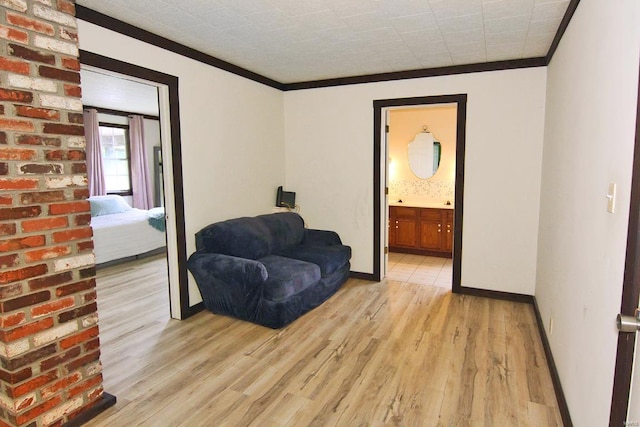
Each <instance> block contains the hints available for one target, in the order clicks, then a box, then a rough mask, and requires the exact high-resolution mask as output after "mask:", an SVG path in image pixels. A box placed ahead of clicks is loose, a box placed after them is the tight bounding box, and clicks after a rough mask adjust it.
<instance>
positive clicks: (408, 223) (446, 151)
mask: <svg viewBox="0 0 640 427" xmlns="http://www.w3.org/2000/svg"><path fill="white" fill-rule="evenodd" d="M466 99H467V95H466V94H461V95H444V96H428V97H417V98H400V99H388V100H376V101H374V159H375V163H374V276H375V278H376V280H380V279H381V278H383V277H385V275H386V274H387V272H388V267H389V256H388V254H389V245H387V242H389V243H390V246H391V247H394V246H395V248H396V249H398V248H403V252H404V253H406V254H408V255H409V258H411V263H410V264H412V266H410V268H414V267H416V268H417V266H416V263H417V264H418V265H420V264H422V263H423V261H424V264H425V266H427V265H430V266H432V265H433V264H436V263H437V262H436V261H439V259H438V258H441V257H440V255H443V254H444V253H445V252H446V249H445V248H446V243H445V242H446V241H447V240H446V238H440V237H439V236H440V235H441V234H438V233H444V234H445V235H446V233H447V230H449V232H450V233H451V236H450V239H449V240H448V241H449V245H450V252H449V253H450V254H451V255H450V256H451V261H450V263H449V266H450V267H449V268H451V273H450V277H451V279H450V282H449V283H450V286H451V289H452V290H453V292H457V291H459V290H460V286H461V285H460V272H461V264H462V260H461V254H462V213H463V190H464V145H465V137H466V134H465V130H466ZM428 109H432V111H433V112H435V111H438V112H440V113H442V112H444V111H446V110H447V109H449V114H453V117H454V118H453V119H452V120H451V122H452V123H451V126H453V128H451V129H450V130H448V131H447V130H445V128H446V126H445V125H444V122H445V121H442V120H440V121H441V122H442V123H441V124H437V122H438V121H439V119H434V120H431V119H429V120H427V121H431V125H430V124H429V123H422V124H419V125H418V124H416V123H414V125H413V126H414V127H415V126H418V129H411V130H407V132H409V133H412V135H413V138H414V139H415V136H418V134H420V133H422V131H424V130H425V129H423V126H426V131H432V132H429V133H431V136H435V139H436V140H437V139H438V138H439V136H438V133H440V134H441V135H442V137H441V139H449V140H450V142H449V143H448V144H447V147H445V148H443V147H442V142H440V144H439V145H440V147H439V152H434V157H437V156H441V157H440V163H439V166H438V167H437V168H435V167H434V169H435V170H436V173H434V174H432V175H433V176H430V177H427V178H417V179H414V178H412V177H411V175H414V176H415V174H414V173H412V172H407V171H409V170H410V167H409V165H408V161H407V162H406V165H405V164H404V161H405V159H406V158H405V157H404V156H405V155H406V151H402V150H399V151H398V150H394V149H392V148H391V147H390V143H389V138H388V131H389V130H390V128H389V122H390V121H391V122H392V121H393V114H398V115H399V116H401V115H404V116H406V117H410V116H414V115H417V116H418V117H419V116H420V114H419V113H420V112H421V111H426V110H428ZM395 112H398V113H395ZM406 117H405V118H406ZM421 120H424V119H420V118H418V119H417V121H421ZM399 121H400V122H401V121H402V120H399ZM414 121H415V120H414ZM434 125H435V127H434ZM436 128H438V130H436ZM403 138H404V139H406V135H405V136H404V137H403ZM420 138H422V136H419V138H418V139H420ZM405 150H406V149H405ZM447 157H448V158H447ZM390 158H391V161H390ZM394 158H395V165H394ZM443 158H444V161H443ZM401 160H402V161H403V164H402V165H401V164H400V161H401ZM445 164H446V165H445ZM405 166H406V167H405ZM434 166H435V164H434ZM440 166H442V167H440ZM403 197H404V198H403ZM447 202H449V203H450V204H447ZM436 204H438V206H437V207H438V208H443V209H431V208H435V207H436V206H435V205H436ZM440 204H442V206H440ZM389 205H392V206H401V207H402V209H403V211H404V212H403V213H404V214H407V215H410V216H411V218H393V225H394V229H395V222H396V220H397V221H399V223H398V229H395V230H391V233H389V234H390V235H389V238H388V237H387V236H388V230H389V225H390V218H389V214H391V215H393V214H394V211H395V208H394V209H392V210H391V211H390V210H389V208H388V206H389ZM427 205H428V206H427ZM405 208H409V209H405ZM411 208H414V209H411ZM421 208H429V209H428V210H426V211H424V212H422V211H421ZM435 214H437V215H443V216H442V217H439V218H438V219H436V218H432V219H433V221H430V218H428V217H430V216H431V215H435ZM421 218H424V219H425V221H423V222H424V224H422V223H421ZM447 221H448V222H447ZM403 225H404V229H403ZM407 230H408V231H407ZM394 232H397V233H399V234H396V235H394ZM421 236H422V242H421V241H420V240H421ZM429 236H433V239H434V240H433V242H436V241H437V242H438V243H437V244H438V245H444V246H430V245H431V243H429V242H427V241H426V240H428V237H429ZM398 239H399V240H398ZM425 239H426V240H425ZM433 242H432V243H433ZM434 244H435V243H434ZM414 247H415V250H412V248H414ZM416 254H420V255H430V256H433V255H436V256H437V257H434V258H431V257H430V258H429V259H422V258H421V259H417V258H416V259H413V257H412V255H416ZM399 256H404V255H402V254H401V255H393V256H392V257H391V262H392V263H394V262H395V263H397V262H398V258H399ZM409 258H408V259H409ZM445 259H446V258H445ZM443 266H445V263H443V264H442V265H441V268H442V267H443ZM405 274H406V272H405ZM429 274H433V273H429ZM442 280H443V279H442V278H441V279H440V282H439V283H440V284H442Z"/></svg>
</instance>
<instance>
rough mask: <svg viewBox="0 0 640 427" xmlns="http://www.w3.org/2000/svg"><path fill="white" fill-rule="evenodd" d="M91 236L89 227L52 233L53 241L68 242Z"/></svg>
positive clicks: (91, 232) (91, 231)
mask: <svg viewBox="0 0 640 427" xmlns="http://www.w3.org/2000/svg"><path fill="white" fill-rule="evenodd" d="M91 236H93V230H92V229H91V227H83V228H76V229H75V230H66V231H57V232H55V233H53V241H54V242H55V243H62V242H68V241H71V240H79V239H88V238H90V237H91Z"/></svg>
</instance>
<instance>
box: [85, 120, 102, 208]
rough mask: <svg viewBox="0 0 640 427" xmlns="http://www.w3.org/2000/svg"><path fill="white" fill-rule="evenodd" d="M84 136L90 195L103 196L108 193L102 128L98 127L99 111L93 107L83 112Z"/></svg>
mask: <svg viewBox="0 0 640 427" xmlns="http://www.w3.org/2000/svg"><path fill="white" fill-rule="evenodd" d="M83 116H84V137H85V139H86V142H87V145H86V154H87V181H88V184H89V196H103V195H105V194H107V186H106V183H105V179H104V167H103V165H102V151H101V150H100V129H98V111H97V110H94V109H91V110H85V111H84V112H83Z"/></svg>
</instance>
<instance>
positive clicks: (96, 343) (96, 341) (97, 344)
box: [82, 338, 100, 352]
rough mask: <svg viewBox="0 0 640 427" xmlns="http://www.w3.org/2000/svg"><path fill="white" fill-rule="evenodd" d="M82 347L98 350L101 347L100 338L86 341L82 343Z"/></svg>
mask: <svg viewBox="0 0 640 427" xmlns="http://www.w3.org/2000/svg"><path fill="white" fill-rule="evenodd" d="M82 348H83V349H84V351H87V352H89V351H92V350H97V349H99V348H100V338H96V339H93V340H91V341H87V342H86V343H84V344H83V345H82Z"/></svg>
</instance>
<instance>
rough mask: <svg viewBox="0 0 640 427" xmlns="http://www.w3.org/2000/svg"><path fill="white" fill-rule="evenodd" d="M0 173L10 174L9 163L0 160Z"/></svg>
mask: <svg viewBox="0 0 640 427" xmlns="http://www.w3.org/2000/svg"><path fill="white" fill-rule="evenodd" d="M0 175H4V176H6V175H9V164H8V163H6V162H0Z"/></svg>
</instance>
